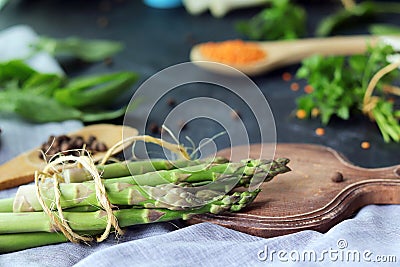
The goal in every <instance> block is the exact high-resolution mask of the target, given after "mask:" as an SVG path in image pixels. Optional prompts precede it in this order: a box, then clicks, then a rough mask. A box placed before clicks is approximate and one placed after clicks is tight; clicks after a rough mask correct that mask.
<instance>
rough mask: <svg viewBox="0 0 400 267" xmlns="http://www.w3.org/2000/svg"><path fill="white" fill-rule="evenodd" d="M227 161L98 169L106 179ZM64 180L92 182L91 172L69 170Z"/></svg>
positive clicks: (161, 162)
mask: <svg viewBox="0 0 400 267" xmlns="http://www.w3.org/2000/svg"><path fill="white" fill-rule="evenodd" d="M226 162H228V160H227V159H225V158H222V157H216V158H209V159H204V160H176V161H169V160H143V161H127V162H126V161H125V162H118V163H111V164H106V165H98V166H97V169H98V170H99V172H100V173H101V177H102V178H104V179H108V178H118V177H124V176H130V175H139V174H145V173H148V172H153V171H159V170H172V169H176V168H186V167H189V166H194V165H199V164H210V163H226ZM62 176H63V177H64V180H65V181H66V182H70V183H76V182H83V181H89V180H92V176H91V175H90V174H89V172H88V171H87V170H85V169H83V168H68V169H65V170H64V171H63V173H62Z"/></svg>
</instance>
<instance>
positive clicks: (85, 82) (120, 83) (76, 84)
mask: <svg viewBox="0 0 400 267" xmlns="http://www.w3.org/2000/svg"><path fill="white" fill-rule="evenodd" d="M137 78H138V76H137V75H136V74H135V73H132V72H117V73H111V74H102V75H93V76H89V77H83V78H77V79H74V80H72V81H71V82H70V83H68V84H67V85H66V87H65V88H63V89H60V90H57V91H56V92H55V94H54V97H55V99H57V101H59V102H60V103H62V104H64V105H68V106H72V107H90V106H97V107H98V106H100V105H110V104H112V100H114V99H115V98H117V97H119V96H121V95H122V93H123V92H125V91H127V90H129V89H130V87H131V85H132V84H133V83H134V82H136V80H137Z"/></svg>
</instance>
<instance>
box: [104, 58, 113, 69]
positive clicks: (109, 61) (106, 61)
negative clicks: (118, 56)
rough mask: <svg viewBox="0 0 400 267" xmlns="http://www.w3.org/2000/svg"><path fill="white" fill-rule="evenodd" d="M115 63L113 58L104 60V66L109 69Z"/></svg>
mask: <svg viewBox="0 0 400 267" xmlns="http://www.w3.org/2000/svg"><path fill="white" fill-rule="evenodd" d="M113 63H114V61H113V59H112V58H111V57H107V58H105V59H104V64H105V65H106V66H108V67H110V66H112V65H113Z"/></svg>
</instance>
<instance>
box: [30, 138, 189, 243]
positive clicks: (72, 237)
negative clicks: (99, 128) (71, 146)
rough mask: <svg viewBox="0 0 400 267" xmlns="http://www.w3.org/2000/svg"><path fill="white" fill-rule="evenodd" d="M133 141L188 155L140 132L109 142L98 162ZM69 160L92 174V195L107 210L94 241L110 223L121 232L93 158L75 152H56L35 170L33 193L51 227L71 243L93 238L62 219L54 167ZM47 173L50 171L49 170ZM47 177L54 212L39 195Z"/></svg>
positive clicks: (98, 239)
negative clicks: (68, 153) (140, 134)
mask: <svg viewBox="0 0 400 267" xmlns="http://www.w3.org/2000/svg"><path fill="white" fill-rule="evenodd" d="M136 141H144V142H150V143H155V144H158V145H160V146H162V147H165V148H167V149H169V150H170V151H172V152H175V153H177V154H180V156H181V157H183V158H185V159H190V156H189V155H188V153H187V151H186V150H185V148H184V147H182V146H181V145H179V144H178V145H176V144H171V143H168V142H166V141H164V140H162V139H158V138H154V137H151V136H147V135H144V136H133V137H129V138H127V139H123V140H121V141H120V142H118V143H116V144H115V145H114V146H112V147H111V148H110V149H109V150H108V151H107V152H106V154H105V156H104V157H103V159H102V161H101V162H100V164H101V165H103V164H105V163H106V162H107V160H108V159H109V158H110V157H111V155H112V154H113V152H114V151H115V150H116V149H117V148H120V147H124V145H125V144H126V143H132V142H136ZM83 151H85V150H83ZM88 155H89V153H88ZM71 161H72V162H75V163H78V164H79V165H80V166H81V167H82V168H84V169H86V170H87V171H88V172H89V173H90V175H91V176H92V178H93V182H94V184H95V191H96V198H97V200H98V202H99V204H100V206H101V208H102V209H103V210H104V211H105V212H106V214H107V226H106V228H105V230H104V232H103V234H102V235H101V236H100V237H98V238H96V241H97V242H102V241H104V240H105V239H106V238H107V237H108V236H109V234H110V232H111V228H112V227H114V229H115V231H116V232H117V234H119V235H122V234H123V231H122V229H121V228H120V227H119V225H118V220H117V218H116V217H115V215H114V213H113V205H112V204H111V203H110V201H109V199H108V197H107V192H106V189H105V187H104V184H103V183H102V180H101V175H100V174H99V172H98V170H97V168H96V165H95V162H94V160H93V159H92V158H91V157H89V156H79V157H77V156H60V157H58V158H56V159H55V160H53V161H51V162H50V163H48V164H47V165H46V166H45V168H44V169H43V171H42V172H38V171H35V187H36V196H37V199H38V201H39V203H40V205H41V206H42V208H43V211H44V212H45V213H46V214H47V215H48V216H49V218H50V219H51V222H52V223H53V224H54V226H55V228H56V229H57V230H60V231H61V232H62V233H63V234H64V235H65V237H66V238H68V240H69V241H71V242H74V243H79V242H81V241H82V242H90V241H93V238H92V237H88V236H83V235H80V234H78V233H76V232H74V231H73V230H72V229H71V227H70V226H69V224H68V221H67V220H66V219H65V217H64V214H63V210H62V206H61V200H60V199H61V192H60V189H59V180H62V177H61V175H60V174H59V171H58V170H59V168H58V167H59V166H60V165H63V164H64V163H67V162H71ZM51 173H53V174H51ZM47 178H52V180H53V189H54V202H55V203H54V204H55V205H56V208H57V213H56V212H54V211H53V210H52V209H50V208H49V207H48V205H47V204H46V202H45V201H44V200H43V197H42V193H41V187H40V182H41V181H43V180H45V179H47Z"/></svg>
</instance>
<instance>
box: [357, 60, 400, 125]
mask: <svg viewBox="0 0 400 267" xmlns="http://www.w3.org/2000/svg"><path fill="white" fill-rule="evenodd" d="M398 67H400V60H399V61H396V62H392V63H390V64H389V65H387V66H385V67H384V68H382V69H380V70H379V71H378V72H377V73H376V74H375V75H374V76H373V77H372V79H371V81H370V82H369V84H368V86H367V89H366V90H365V94H364V99H363V106H362V112H363V113H364V114H367V115H368V117H369V118H370V119H374V116H373V112H372V111H373V109H374V108H375V106H376V104H377V103H378V101H379V97H376V96H372V93H373V92H374V89H375V87H376V85H377V84H378V82H379V80H380V79H382V77H383V76H385V75H386V74H388V73H389V72H391V71H393V70H395V69H396V68H398Z"/></svg>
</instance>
